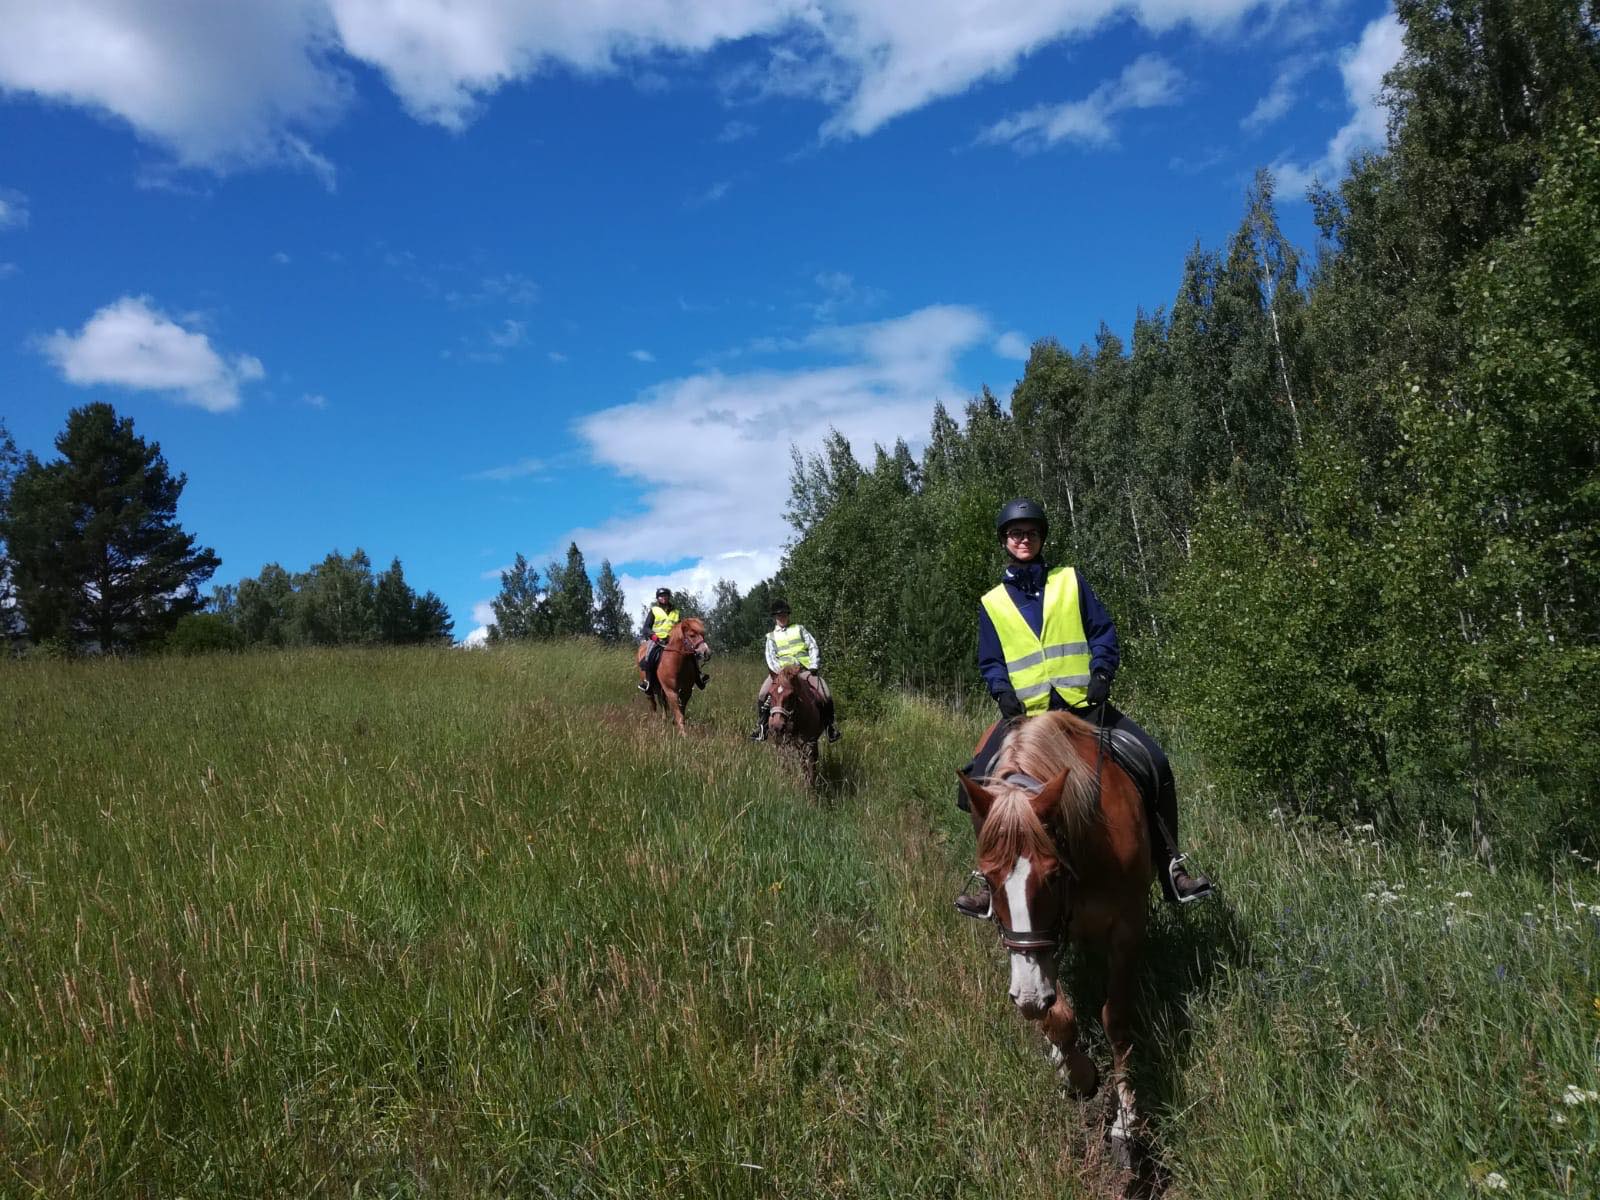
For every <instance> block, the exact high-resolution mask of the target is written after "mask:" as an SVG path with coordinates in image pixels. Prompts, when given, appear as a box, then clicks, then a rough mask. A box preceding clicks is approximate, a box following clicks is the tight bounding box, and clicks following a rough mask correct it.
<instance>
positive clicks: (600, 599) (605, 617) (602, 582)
mask: <svg viewBox="0 0 1600 1200" xmlns="http://www.w3.org/2000/svg"><path fill="white" fill-rule="evenodd" d="M594 631H595V634H596V636H598V637H599V638H600V640H601V641H603V642H606V643H607V644H609V645H617V644H619V643H621V642H627V641H631V640H632V639H633V630H632V629H630V628H629V627H628V600H627V597H626V596H624V595H623V594H622V585H621V584H620V583H618V582H617V576H616V572H615V571H613V570H612V569H611V560H610V559H605V560H603V561H602V562H601V563H600V578H599V580H598V583H597V586H596V588H595V602H594Z"/></svg>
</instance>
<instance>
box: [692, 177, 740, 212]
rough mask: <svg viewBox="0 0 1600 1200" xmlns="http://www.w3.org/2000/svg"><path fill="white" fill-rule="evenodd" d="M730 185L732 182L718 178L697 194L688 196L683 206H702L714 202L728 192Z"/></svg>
mask: <svg viewBox="0 0 1600 1200" xmlns="http://www.w3.org/2000/svg"><path fill="white" fill-rule="evenodd" d="M732 186H733V184H732V183H730V182H729V181H728V180H726V179H719V180H717V182H715V183H713V184H712V185H711V186H710V187H708V188H707V189H706V190H705V191H703V192H700V193H699V194H698V195H694V196H690V197H689V199H688V200H686V201H684V206H685V207H687V208H703V207H705V206H706V205H707V204H715V203H716V202H717V201H718V200H721V199H722V198H723V197H724V196H726V195H727V194H728V189H729V188H731V187H732Z"/></svg>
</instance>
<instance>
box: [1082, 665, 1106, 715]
mask: <svg viewBox="0 0 1600 1200" xmlns="http://www.w3.org/2000/svg"><path fill="white" fill-rule="evenodd" d="M1110 697H1111V672H1110V671H1107V670H1106V669H1105V668H1104V667H1101V668H1100V669H1099V670H1098V671H1095V672H1094V673H1093V674H1091V675H1090V676H1089V692H1088V695H1087V696H1085V697H1084V699H1085V700H1086V701H1087V702H1088V704H1089V707H1091V708H1098V707H1099V706H1100V705H1102V704H1104V703H1105V702H1106V701H1107V700H1108V699H1110Z"/></svg>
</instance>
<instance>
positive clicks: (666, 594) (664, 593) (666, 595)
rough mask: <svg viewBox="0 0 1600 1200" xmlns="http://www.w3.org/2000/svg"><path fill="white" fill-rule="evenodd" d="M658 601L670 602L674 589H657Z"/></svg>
mask: <svg viewBox="0 0 1600 1200" xmlns="http://www.w3.org/2000/svg"><path fill="white" fill-rule="evenodd" d="M656 599H657V600H668V601H670V600H671V599H672V589H671V588H664V587H659V588H657V589H656Z"/></svg>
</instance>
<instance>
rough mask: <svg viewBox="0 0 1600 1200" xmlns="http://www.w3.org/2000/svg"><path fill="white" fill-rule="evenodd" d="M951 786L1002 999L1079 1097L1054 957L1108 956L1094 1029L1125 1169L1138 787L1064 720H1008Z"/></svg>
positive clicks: (1146, 879) (1144, 865) (1091, 1085)
mask: <svg viewBox="0 0 1600 1200" xmlns="http://www.w3.org/2000/svg"><path fill="white" fill-rule="evenodd" d="M961 786H962V787H963V788H964V789H965V790H966V793H967V797H968V799H969V800H970V801H971V802H972V820H973V824H974V825H975V826H976V827H977V830H978V868H979V870H981V871H982V872H983V875H984V877H985V878H986V879H987V880H988V881H989V887H990V888H991V890H992V892H993V896H994V901H993V905H994V907H993V912H992V914H991V916H992V918H993V920H994V922H995V924H997V925H998V926H999V928H1000V941H1001V943H1002V944H1003V945H1004V946H1005V948H1006V949H1007V950H1009V951H1010V952H1011V999H1012V1000H1013V1002H1015V1004H1016V1006H1017V1008H1018V1010H1020V1012H1021V1013H1022V1015H1023V1016H1024V1017H1026V1018H1027V1019H1028V1020H1030V1021H1038V1022H1039V1023H1040V1025H1041V1027H1042V1029H1043V1032H1044V1036H1045V1039H1046V1041H1047V1043H1048V1049H1049V1054H1050V1060H1051V1061H1052V1062H1053V1063H1054V1064H1055V1065H1056V1069H1057V1071H1058V1073H1059V1074H1060V1075H1061V1077H1062V1079H1063V1081H1064V1082H1066V1083H1067V1084H1068V1085H1070V1086H1071V1088H1072V1090H1073V1091H1074V1092H1076V1093H1077V1094H1078V1096H1080V1097H1082V1098H1088V1097H1089V1096H1092V1095H1093V1094H1094V1093H1095V1091H1096V1090H1097V1089H1098V1087H1099V1085H1100V1079H1099V1071H1098V1070H1096V1068H1095V1065H1094V1061H1093V1060H1092V1059H1091V1058H1089V1056H1088V1055H1087V1054H1085V1053H1084V1051H1083V1048H1082V1047H1081V1046H1080V1045H1079V1044H1078V1018H1077V1015H1076V1014H1075V1013H1074V1012H1073V1011H1072V1005H1071V1003H1070V1002H1069V1001H1068V999H1067V994H1066V992H1065V990H1063V989H1059V988H1057V986H1056V969H1057V959H1058V955H1059V954H1060V952H1061V950H1062V949H1063V948H1064V947H1065V945H1066V943H1067V942H1069V941H1070V942H1071V943H1073V944H1074V945H1093V946H1097V947H1102V948H1104V949H1105V951H1106V952H1107V956H1108V960H1109V961H1108V967H1109V972H1108V980H1107V987H1106V1000H1105V1007H1104V1008H1103V1009H1102V1010H1101V1012H1100V1023H1101V1025H1102V1026H1103V1027H1104V1029H1105V1032H1106V1038H1107V1040H1108V1041H1110V1043H1111V1054H1112V1072H1113V1074H1112V1078H1113V1081H1114V1083H1115V1085H1116V1090H1117V1097H1116V1099H1117V1117H1116V1121H1115V1123H1114V1124H1113V1125H1112V1128H1111V1144H1112V1148H1113V1150H1114V1151H1115V1152H1116V1156H1117V1158H1118V1160H1119V1161H1120V1162H1121V1163H1122V1164H1123V1165H1125V1166H1126V1165H1130V1164H1131V1162H1132V1155H1133V1150H1134V1146H1135V1139H1136V1134H1137V1127H1138V1122H1139V1116H1138V1111H1137V1110H1136V1108H1135V1107H1134V1095H1133V1087H1132V1085H1131V1083H1130V1082H1129V1080H1128V1056H1129V1054H1130V1053H1131V1052H1132V1050H1133V1012H1132V1010H1133V1004H1134V972H1135V969H1136V967H1137V965H1138V958H1139V948H1140V945H1141V944H1142V942H1143V940H1144V933H1145V922H1146V919H1147V916H1148V911H1147V904H1148V900H1149V891H1150V881H1151V879H1152V878H1153V877H1154V876H1153V868H1152V867H1151V865H1150V845H1149V831H1148V829H1147V828H1146V826H1145V814H1144V805H1143V804H1142V803H1141V802H1140V798H1139V789H1138V788H1137V787H1136V786H1135V784H1134V782H1133V780H1132V779H1130V778H1129V777H1128V776H1127V775H1126V774H1125V773H1124V772H1123V771H1122V769H1121V768H1120V767H1119V766H1117V765H1116V763H1114V762H1113V761H1112V760H1111V758H1110V757H1109V756H1108V755H1104V754H1103V753H1102V751H1101V748H1100V746H1099V744H1098V742H1097V739H1096V733H1095V729H1094V726H1092V725H1090V724H1089V723H1088V722H1086V721H1083V720H1081V719H1080V718H1078V717H1075V716H1073V715H1072V714H1070V713H1065V712H1049V713H1042V714H1040V715H1039V716H1036V717H1030V718H1029V719H1028V720H1026V721H1020V722H1018V723H1017V728H1015V729H1014V730H1013V731H1012V732H1011V733H1009V734H1007V735H1006V738H1005V741H1004V742H1003V743H1002V744H1001V748H1000V752H999V753H998V754H997V755H996V756H995V759H994V762H993V764H992V766H991V767H990V769H989V775H988V777H987V778H986V779H981V780H979V779H971V778H969V777H968V776H967V775H965V774H964V773H963V774H961Z"/></svg>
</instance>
